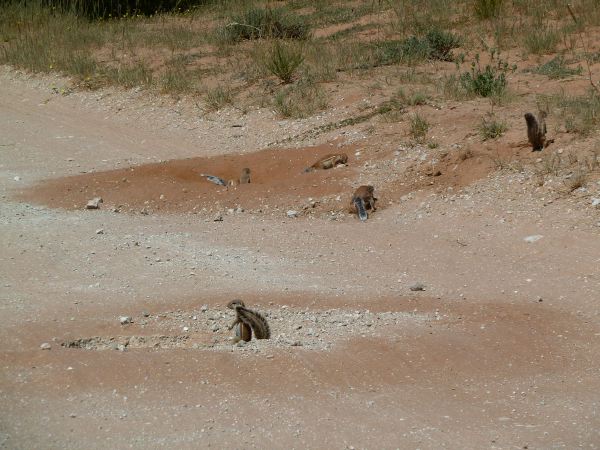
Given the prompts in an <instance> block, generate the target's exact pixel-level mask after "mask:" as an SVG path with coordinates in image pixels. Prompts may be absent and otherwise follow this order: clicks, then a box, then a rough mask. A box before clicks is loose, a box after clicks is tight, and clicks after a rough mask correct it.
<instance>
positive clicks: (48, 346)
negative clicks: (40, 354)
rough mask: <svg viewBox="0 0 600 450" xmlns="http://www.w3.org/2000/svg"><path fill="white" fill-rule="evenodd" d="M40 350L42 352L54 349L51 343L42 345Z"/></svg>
mask: <svg viewBox="0 0 600 450" xmlns="http://www.w3.org/2000/svg"><path fill="white" fill-rule="evenodd" d="M40 348H41V349H42V350H50V349H51V348H52V346H51V345H50V344H49V343H47V342H44V343H43V344H42V345H40Z"/></svg>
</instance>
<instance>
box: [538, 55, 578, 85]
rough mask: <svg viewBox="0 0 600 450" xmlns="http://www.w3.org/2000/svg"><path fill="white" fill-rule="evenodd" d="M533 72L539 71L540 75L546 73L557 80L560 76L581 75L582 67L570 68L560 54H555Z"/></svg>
mask: <svg viewBox="0 0 600 450" xmlns="http://www.w3.org/2000/svg"><path fill="white" fill-rule="evenodd" d="M534 72H536V73H539V74H540V75H546V76H547V77H548V78H551V79H553V80H557V79H560V78H567V77H570V76H572V75H581V72H582V68H581V66H579V67H577V69H571V68H570V67H569V66H567V63H566V61H565V59H564V58H563V57H562V56H556V57H554V58H552V59H551V60H550V61H548V62H547V63H544V64H542V65H541V66H538V67H537V68H536V69H535V70H534Z"/></svg>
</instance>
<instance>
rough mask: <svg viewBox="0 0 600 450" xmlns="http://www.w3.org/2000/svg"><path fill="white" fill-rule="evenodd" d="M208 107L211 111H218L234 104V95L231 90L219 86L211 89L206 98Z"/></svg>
mask: <svg viewBox="0 0 600 450" xmlns="http://www.w3.org/2000/svg"><path fill="white" fill-rule="evenodd" d="M205 101H206V106H207V109H208V110H209V111H218V110H219V109H221V108H223V107H224V106H226V105H231V104H232V103H233V95H232V93H231V91H230V90H229V89H226V88H224V87H222V86H217V87H216V88H214V89H209V90H208V92H207V93H206V97H205Z"/></svg>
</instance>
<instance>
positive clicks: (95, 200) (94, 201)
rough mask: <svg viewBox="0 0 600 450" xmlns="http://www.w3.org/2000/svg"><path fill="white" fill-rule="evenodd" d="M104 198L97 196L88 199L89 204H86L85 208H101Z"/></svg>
mask: <svg viewBox="0 0 600 450" xmlns="http://www.w3.org/2000/svg"><path fill="white" fill-rule="evenodd" d="M103 202H104V200H102V197H95V198H93V199H91V200H88V202H87V204H86V205H85V209H98V208H100V203H103Z"/></svg>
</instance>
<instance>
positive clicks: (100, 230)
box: [96, 228, 104, 234]
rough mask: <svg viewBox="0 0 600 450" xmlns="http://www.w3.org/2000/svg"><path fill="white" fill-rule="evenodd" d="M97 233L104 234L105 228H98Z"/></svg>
mask: <svg viewBox="0 0 600 450" xmlns="http://www.w3.org/2000/svg"><path fill="white" fill-rule="evenodd" d="M96 234H104V229H102V228H98V229H97V230H96Z"/></svg>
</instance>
